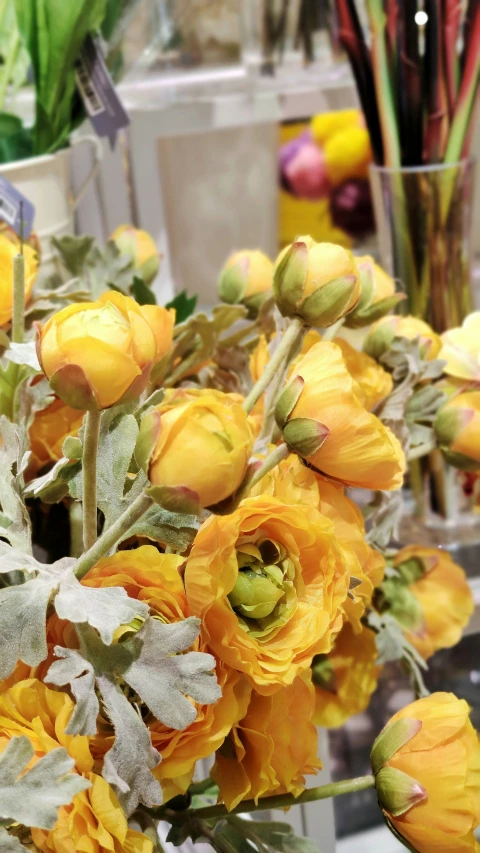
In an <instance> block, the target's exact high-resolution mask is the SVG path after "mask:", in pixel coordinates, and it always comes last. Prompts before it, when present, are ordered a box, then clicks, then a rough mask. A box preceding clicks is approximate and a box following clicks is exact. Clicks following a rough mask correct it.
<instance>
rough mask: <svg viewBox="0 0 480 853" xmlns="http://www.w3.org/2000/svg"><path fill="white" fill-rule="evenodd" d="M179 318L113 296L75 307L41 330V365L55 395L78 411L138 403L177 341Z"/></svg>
mask: <svg viewBox="0 0 480 853" xmlns="http://www.w3.org/2000/svg"><path fill="white" fill-rule="evenodd" d="M174 316H175V315H174V313H170V312H168V311H167V310H166V309H165V308H160V307H157V306H156V305H145V306H140V305H138V304H137V303H136V302H135V301H134V300H133V299H130V298H129V297H128V296H123V295H122V294H120V293H116V292H114V291H109V292H108V293H104V294H103V295H102V296H101V297H100V299H99V300H98V301H97V302H84V303H76V304H74V305H69V306H68V307H67V308H63V309H62V310H61V311H58V312H57V313H56V314H54V315H53V316H52V317H50V319H49V320H48V321H47V322H46V323H45V325H44V326H43V327H42V328H39V331H38V336H37V350H38V357H39V361H40V363H41V365H42V367H43V370H44V372H45V374H46V375H47V377H48V379H49V380H50V384H51V385H52V388H53V390H54V391H55V393H56V394H57V395H58V396H59V397H60V398H61V399H62V400H63V401H64V402H65V403H67V405H69V406H72V407H73V408H74V409H93V408H99V409H108V408H109V407H110V406H114V405H116V404H117V403H120V402H127V401H128V400H131V399H135V397H138V396H139V395H140V394H141V393H142V391H143V390H144V388H145V386H146V384H147V382H148V378H149V375H150V370H151V368H152V366H153V365H154V364H155V363H156V362H157V361H158V360H159V358H161V357H162V355H163V354H164V352H165V348H166V349H168V347H169V345H170V343H171V340H172V329H173V322H174Z"/></svg>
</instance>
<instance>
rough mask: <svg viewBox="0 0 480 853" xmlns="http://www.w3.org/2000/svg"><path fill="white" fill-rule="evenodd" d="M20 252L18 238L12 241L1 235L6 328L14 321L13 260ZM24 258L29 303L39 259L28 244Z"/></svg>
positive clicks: (1, 309)
mask: <svg viewBox="0 0 480 853" xmlns="http://www.w3.org/2000/svg"><path fill="white" fill-rule="evenodd" d="M19 252H20V240H18V238H15V240H11V239H9V237H8V236H7V235H6V234H0V326H5V325H6V324H7V323H9V322H10V320H11V319H12V311H13V259H14V257H15V255H18V253H19ZM23 256H24V258H25V302H28V301H29V299H30V296H31V294H32V288H33V283H34V281H35V279H36V277H37V272H38V258H37V255H36V253H35V251H34V250H33V249H32V247H31V246H29V245H28V243H24V245H23Z"/></svg>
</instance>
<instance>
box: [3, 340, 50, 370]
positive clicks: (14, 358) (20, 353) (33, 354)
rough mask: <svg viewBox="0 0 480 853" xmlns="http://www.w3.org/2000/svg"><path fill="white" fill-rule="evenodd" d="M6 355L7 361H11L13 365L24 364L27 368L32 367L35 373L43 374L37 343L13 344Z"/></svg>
mask: <svg viewBox="0 0 480 853" xmlns="http://www.w3.org/2000/svg"><path fill="white" fill-rule="evenodd" d="M4 355H5V358H6V359H7V361H11V362H13V364H24V365H26V366H27V367H31V368H32V370H34V371H35V373H41V372H42V368H41V367H40V362H39V360H38V357H37V351H36V348H35V341H28V342H27V343H25V344H16V343H11V344H10V346H9V348H8V349H7V350H6V351H5V353H4Z"/></svg>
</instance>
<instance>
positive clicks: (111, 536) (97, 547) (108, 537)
mask: <svg viewBox="0 0 480 853" xmlns="http://www.w3.org/2000/svg"><path fill="white" fill-rule="evenodd" d="M152 503H153V501H152V499H151V497H149V496H148V495H146V494H144V492H142V494H141V495H139V496H138V498H135V500H134V501H132V503H131V504H130V506H129V507H128V509H126V510H125V512H124V513H123V514H122V515H121V516H120V517H119V518H117V520H116V521H115V522H114V523H113V524H112V525H110V527H109V528H108V530H106V531H105V532H104V533H102V535H101V536H99V538H98V539H97V541H96V542H95V544H94V545H92V547H91V548H90V549H89V550H88V551H86V552H85V554H82V556H81V557H80V559H79V560H78V561H77V565H76V566H75V575H76V577H77V578H78V580H81V579H82V578H83V577H85V575H86V574H87V572H88V571H90V569H91V568H92V567H93V566H94V565H95V564H96V563H98V561H99V560H101V558H102V557H104V556H105V555H106V554H108V552H109V551H110V549H111V548H113V547H114V545H116V544H117V542H118V541H119V540H120V539H121V538H122V537H123V535H124V534H125V533H127V532H128V530H129V529H130V528H131V527H133V525H134V524H135V522H136V521H138V519H139V518H141V516H142V515H143V514H144V513H145V512H146V511H147V509H150V507H151V505H152Z"/></svg>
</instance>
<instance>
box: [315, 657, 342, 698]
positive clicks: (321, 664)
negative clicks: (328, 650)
mask: <svg viewBox="0 0 480 853" xmlns="http://www.w3.org/2000/svg"><path fill="white" fill-rule="evenodd" d="M312 681H313V683H314V684H316V685H317V687H321V688H322V690H328V692H329V693H336V692H337V690H336V681H337V680H336V677H335V669H334V666H333V663H332V661H331V660H330V658H329V657H328V655H315V656H314V658H313V661H312Z"/></svg>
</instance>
